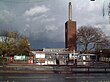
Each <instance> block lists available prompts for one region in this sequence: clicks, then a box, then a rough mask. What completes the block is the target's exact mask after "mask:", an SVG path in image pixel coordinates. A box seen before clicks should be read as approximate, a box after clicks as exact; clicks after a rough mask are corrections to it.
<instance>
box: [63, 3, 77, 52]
mask: <svg viewBox="0 0 110 82" xmlns="http://www.w3.org/2000/svg"><path fill="white" fill-rule="evenodd" d="M65 48H68V50H69V51H76V21H72V5H71V2H69V5H68V21H67V22H66V23H65Z"/></svg>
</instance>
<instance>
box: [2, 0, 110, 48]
mask: <svg viewBox="0 0 110 82" xmlns="http://www.w3.org/2000/svg"><path fill="white" fill-rule="evenodd" d="M71 1H72V20H73V21H76V22H77V29H78V28H79V27H80V26H82V25H92V26H95V27H99V28H101V29H102V30H103V31H104V33H105V34H106V35H107V36H110V28H109V27H110V24H109V19H108V16H107V10H108V6H107V5H108V3H109V0H95V1H90V0H71ZM68 2H69V0H0V29H8V30H11V31H15V30H17V31H19V32H20V33H21V34H24V35H26V36H27V37H28V38H29V41H30V44H31V47H32V48H36V49H37V48H47V47H48V48H54V47H55V48H56V47H57V48H63V47H64V41H65V37H64V35H65V33H64V31H65V29H64V28H65V22H66V21H67V20H68ZM103 6H104V9H105V16H104V17H103V13H102V10H103Z"/></svg>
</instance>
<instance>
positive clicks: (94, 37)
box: [77, 26, 106, 52]
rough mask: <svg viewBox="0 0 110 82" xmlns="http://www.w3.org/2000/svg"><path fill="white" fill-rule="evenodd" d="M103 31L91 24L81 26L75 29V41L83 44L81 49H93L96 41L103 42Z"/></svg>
mask: <svg viewBox="0 0 110 82" xmlns="http://www.w3.org/2000/svg"><path fill="white" fill-rule="evenodd" d="M105 42H106V38H105V34H104V32H103V31H102V30H101V29H100V28H95V27H93V26H81V27H80V28H79V29H78V31H77V43H78V44H79V45H82V46H83V51H85V52H86V51H88V50H92V49H95V46H96V44H97V43H105Z"/></svg>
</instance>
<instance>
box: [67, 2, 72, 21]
mask: <svg viewBox="0 0 110 82" xmlns="http://www.w3.org/2000/svg"><path fill="white" fill-rule="evenodd" d="M68 20H72V5H71V0H69V5H68Z"/></svg>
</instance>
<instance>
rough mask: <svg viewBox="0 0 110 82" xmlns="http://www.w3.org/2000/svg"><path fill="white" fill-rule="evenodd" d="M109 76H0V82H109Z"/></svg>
mask: <svg viewBox="0 0 110 82" xmlns="http://www.w3.org/2000/svg"><path fill="white" fill-rule="evenodd" d="M109 76H110V74H107V73H106V74H15V73H14V74H8V73H7V74H0V82H110V78H109Z"/></svg>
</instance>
